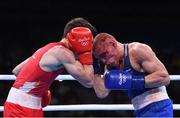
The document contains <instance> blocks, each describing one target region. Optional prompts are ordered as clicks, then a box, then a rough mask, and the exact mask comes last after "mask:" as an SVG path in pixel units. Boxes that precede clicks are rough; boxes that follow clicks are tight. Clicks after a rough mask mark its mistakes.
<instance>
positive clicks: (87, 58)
mask: <svg viewBox="0 0 180 118" xmlns="http://www.w3.org/2000/svg"><path fill="white" fill-rule="evenodd" d="M66 38H67V40H68V41H69V45H70V47H71V48H72V49H73V50H74V52H76V53H77V54H78V55H79V61H80V62H81V63H82V64H87V65H90V64H92V38H93V36H92V32H91V30H90V29H89V28H86V27H75V28H73V29H72V30H71V31H70V32H69V33H68V34H67V37H66Z"/></svg>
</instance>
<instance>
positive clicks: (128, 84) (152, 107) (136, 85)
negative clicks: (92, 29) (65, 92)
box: [93, 33, 173, 117]
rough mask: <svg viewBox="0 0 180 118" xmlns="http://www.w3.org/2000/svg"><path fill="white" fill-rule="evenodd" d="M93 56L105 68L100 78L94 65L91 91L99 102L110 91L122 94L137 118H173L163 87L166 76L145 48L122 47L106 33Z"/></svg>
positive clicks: (100, 36)
mask: <svg viewBox="0 0 180 118" xmlns="http://www.w3.org/2000/svg"><path fill="white" fill-rule="evenodd" d="M93 51H94V56H95V58H97V59H98V60H100V61H101V62H102V63H103V64H105V68H106V71H105V73H104V75H103V77H101V76H100V73H99V69H98V67H99V66H98V65H97V64H98V63H95V64H94V71H95V78H94V90H95V92H96V95H97V96H98V97H99V98H104V97H106V96H108V94H109V92H110V91H111V90H123V91H125V92H127V94H128V97H129V98H130V99H131V102H132V104H133V106H134V109H135V116H136V117H173V105H172V101H171V99H170V98H169V96H168V94H167V91H166V87H165V86H166V85H168V84H169V83H170V77H169V74H168V72H167V70H166V68H165V66H164V65H163V63H162V62H161V61H160V60H159V59H158V58H157V56H156V55H155V53H154V52H153V50H152V49H151V48H150V47H149V46H148V45H146V44H143V43H138V42H133V43H129V44H122V43H120V42H118V41H117V40H116V39H115V38H114V37H113V36H112V35H110V34H108V33H100V34H98V35H97V36H96V37H95V39H94V43H93Z"/></svg>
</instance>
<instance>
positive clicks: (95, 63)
mask: <svg viewBox="0 0 180 118" xmlns="http://www.w3.org/2000/svg"><path fill="white" fill-rule="evenodd" d="M93 68H94V74H101V66H100V62H99V60H98V59H97V58H95V57H94V55H93Z"/></svg>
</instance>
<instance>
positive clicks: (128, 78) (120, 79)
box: [104, 70, 145, 90]
mask: <svg viewBox="0 0 180 118" xmlns="http://www.w3.org/2000/svg"><path fill="white" fill-rule="evenodd" d="M104 84H105V87H106V88H107V89H110V90H130V89H144V86H145V80H144V76H140V75H132V74H130V73H128V72H125V71H122V70H111V71H108V72H106V73H105V75H104Z"/></svg>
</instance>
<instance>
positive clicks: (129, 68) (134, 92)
mask: <svg viewBox="0 0 180 118" xmlns="http://www.w3.org/2000/svg"><path fill="white" fill-rule="evenodd" d="M123 70H124V71H127V72H129V73H131V74H132V75H144V76H145V75H147V74H148V73H143V72H138V71H136V70H135V69H134V68H133V67H132V65H131V63H130V59H129V52H128V44H124V69H123ZM151 89H154V88H145V89H142V90H127V91H126V92H127V94H128V97H129V98H130V99H132V98H134V97H136V96H138V95H140V94H142V93H144V92H146V91H149V90H151Z"/></svg>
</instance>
